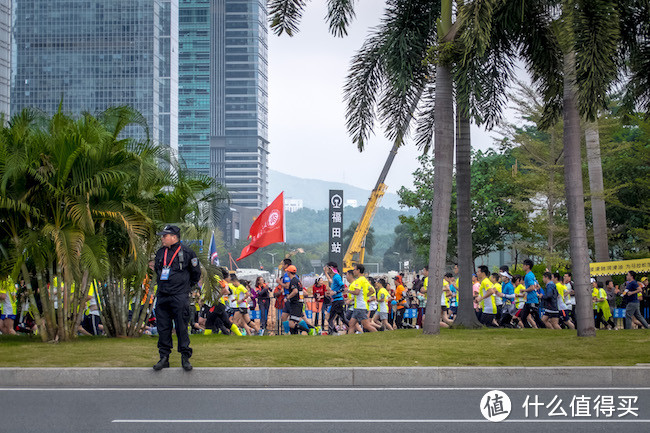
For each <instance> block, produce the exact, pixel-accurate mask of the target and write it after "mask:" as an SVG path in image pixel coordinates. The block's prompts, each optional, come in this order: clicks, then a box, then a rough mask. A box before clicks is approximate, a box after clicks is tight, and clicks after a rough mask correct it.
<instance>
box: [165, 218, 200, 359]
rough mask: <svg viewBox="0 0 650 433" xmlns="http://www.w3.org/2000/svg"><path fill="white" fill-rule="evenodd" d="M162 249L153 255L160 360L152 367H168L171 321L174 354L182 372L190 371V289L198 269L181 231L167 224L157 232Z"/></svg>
mask: <svg viewBox="0 0 650 433" xmlns="http://www.w3.org/2000/svg"><path fill="white" fill-rule="evenodd" d="M158 236H161V241H162V248H160V249H159V250H158V252H157V253H156V259H155V262H154V270H155V272H156V275H157V277H158V291H157V296H158V299H157V301H156V322H157V324H158V352H160V361H158V363H157V364H156V365H154V366H153V369H154V370H156V371H158V370H162V369H163V368H167V367H169V355H170V354H171V352H172V347H173V345H172V321H173V323H174V326H175V327H176V336H177V337H178V351H179V352H180V353H181V365H182V366H183V369H184V370H185V371H190V370H192V364H190V357H191V356H192V349H191V348H190V336H189V335H188V332H187V324H188V321H189V319H190V298H189V294H190V290H191V288H192V287H194V286H195V285H196V284H197V283H198V282H199V279H200V278H201V266H200V265H199V259H198V258H197V257H196V254H195V253H194V251H193V250H192V249H191V248H189V247H187V246H186V245H183V244H181V229H179V228H178V227H177V226H172V225H168V226H166V227H165V228H164V229H163V230H162V231H161V232H159V233H158Z"/></svg>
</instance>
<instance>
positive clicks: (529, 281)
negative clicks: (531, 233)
mask: <svg viewBox="0 0 650 433" xmlns="http://www.w3.org/2000/svg"><path fill="white" fill-rule="evenodd" d="M532 269H533V261H532V260H530V259H526V260H524V273H525V275H524V286H525V287H526V304H525V305H524V309H523V311H522V313H521V317H520V319H521V321H522V322H523V323H524V326H526V325H529V326H531V327H533V328H537V327H538V325H537V323H538V321H540V318H539V313H538V309H537V304H539V296H538V295H537V289H538V288H539V284H538V283H537V278H536V277H535V274H533V271H532ZM530 315H532V318H533V320H534V321H533V322H532V323H531V321H529V320H528V316H530ZM540 326H544V324H540Z"/></svg>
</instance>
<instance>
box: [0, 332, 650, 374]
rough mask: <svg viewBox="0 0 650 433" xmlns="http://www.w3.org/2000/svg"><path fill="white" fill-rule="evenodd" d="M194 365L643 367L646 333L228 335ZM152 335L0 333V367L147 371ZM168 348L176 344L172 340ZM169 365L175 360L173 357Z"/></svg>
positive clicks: (649, 347)
mask: <svg viewBox="0 0 650 433" xmlns="http://www.w3.org/2000/svg"><path fill="white" fill-rule="evenodd" d="M191 340H192V348H193V349H194V356H193V357H192V363H193V364H194V365H195V366H196V367H352V366H356V367H372V366H382V367H384V366H395V367H398V366H557V365H560V366H597V365H602V366H610V365H635V364H637V363H648V362H650V344H649V343H650V331H648V330H629V331H598V334H597V336H596V338H578V337H576V333H575V331H568V330H558V331H551V330H545V329H541V330H534V329H525V330H518V329H480V330H471V331H470V330H450V329H443V330H442V332H441V334H440V335H438V336H425V335H422V332H421V331H419V330H399V331H393V332H381V333H379V332H378V333H374V334H363V335H342V336H318V337H308V336H278V337H234V336H230V337H228V336H221V335H218V336H217V335H208V336H205V335H193V336H191ZM156 343H157V337H147V336H144V337H141V338H135V339H121V338H102V337H79V338H78V339H77V340H76V341H73V342H70V343H59V344H49V343H42V342H41V341H40V339H38V337H31V338H30V337H24V336H17V337H14V336H0V367H150V366H151V365H153V364H154V363H155V362H156V361H157V360H158V351H157V347H156ZM174 344H176V343H175V342H174ZM171 361H172V366H180V355H179V354H178V353H177V352H174V353H173V354H172V358H171Z"/></svg>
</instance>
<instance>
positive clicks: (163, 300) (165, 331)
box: [156, 293, 192, 358]
mask: <svg viewBox="0 0 650 433" xmlns="http://www.w3.org/2000/svg"><path fill="white" fill-rule="evenodd" d="M190 313H191V310H190V298H189V296H188V294H187V293H179V294H176V295H165V294H158V301H157V302H156V323H157V325H158V352H160V356H161V357H162V356H169V355H170V354H171V353H172V348H173V344H172V329H173V327H175V328H176V336H177V337H178V351H179V352H180V354H181V355H183V356H185V357H186V358H189V357H191V356H192V349H191V348H190V336H189V334H188V332H187V325H188V324H189V320H190V316H191V314H190ZM172 324H173V326H172Z"/></svg>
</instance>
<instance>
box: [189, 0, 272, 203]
mask: <svg viewBox="0 0 650 433" xmlns="http://www.w3.org/2000/svg"><path fill="white" fill-rule="evenodd" d="M179 35H180V43H181V47H180V65H179V67H180V86H179V95H180V96H179V98H180V120H179V129H180V130H179V155H180V157H181V158H182V159H183V160H184V161H185V163H186V165H187V166H188V167H189V168H192V169H194V170H197V171H199V172H201V173H204V174H209V175H210V176H211V177H214V178H215V179H216V180H217V182H220V183H222V184H224V185H225V186H226V187H227V188H228V190H229V192H230V196H231V200H232V203H233V204H235V205H239V206H243V207H250V208H256V209H262V208H263V207H265V206H266V204H267V201H268V177H267V172H268V144H269V142H268V90H267V82H268V75H267V69H268V62H267V56H268V53H267V50H268V46H267V39H268V33H267V11H266V2H265V1H263V0H212V1H209V0H182V1H181V3H180V27H179ZM206 92H207V93H206Z"/></svg>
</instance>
